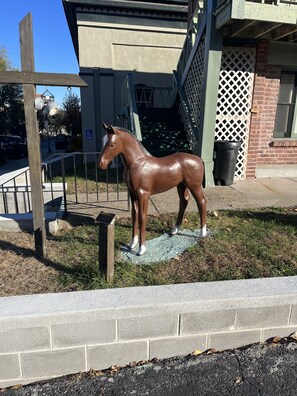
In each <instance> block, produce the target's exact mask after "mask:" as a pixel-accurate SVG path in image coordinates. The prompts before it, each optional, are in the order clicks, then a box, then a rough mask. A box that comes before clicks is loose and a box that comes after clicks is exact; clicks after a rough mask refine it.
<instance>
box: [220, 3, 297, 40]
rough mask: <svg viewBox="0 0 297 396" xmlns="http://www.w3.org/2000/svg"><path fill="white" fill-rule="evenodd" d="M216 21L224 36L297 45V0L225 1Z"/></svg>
mask: <svg viewBox="0 0 297 396" xmlns="http://www.w3.org/2000/svg"><path fill="white" fill-rule="evenodd" d="M215 18H216V28H217V29H220V28H222V29H223V32H224V36H225V37H232V38H240V39H242V38H246V39H261V40H273V41H284V42H290V43H293V42H297V2H296V1H294V0H275V1H274V0H261V2H258V1H257V0H222V1H218V5H217V7H216V11H215Z"/></svg>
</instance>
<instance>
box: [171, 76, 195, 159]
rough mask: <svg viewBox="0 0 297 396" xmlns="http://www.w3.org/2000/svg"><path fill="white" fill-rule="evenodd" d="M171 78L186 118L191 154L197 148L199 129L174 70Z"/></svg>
mask: <svg viewBox="0 0 297 396" xmlns="http://www.w3.org/2000/svg"><path fill="white" fill-rule="evenodd" d="M173 77H174V80H175V84H176V87H177V91H178V94H179V97H180V104H181V106H182V107H183V110H184V112H183V113H184V114H185V116H186V123H187V124H188V126H189V128H190V135H191V136H188V138H189V142H190V144H191V146H192V147H191V149H192V150H193V152H195V148H197V147H198V146H197V142H198V136H199V129H198V127H197V124H196V122H195V119H194V118H193V116H192V112H191V110H190V106H189V103H188V100H187V97H186V95H185V93H184V90H183V88H182V86H181V82H180V79H179V76H178V74H177V72H176V71H175V70H174V71H173Z"/></svg>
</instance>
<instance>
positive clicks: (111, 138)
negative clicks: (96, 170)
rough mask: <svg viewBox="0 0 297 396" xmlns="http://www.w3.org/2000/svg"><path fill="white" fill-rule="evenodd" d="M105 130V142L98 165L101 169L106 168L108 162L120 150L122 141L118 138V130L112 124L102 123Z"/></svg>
mask: <svg viewBox="0 0 297 396" xmlns="http://www.w3.org/2000/svg"><path fill="white" fill-rule="evenodd" d="M102 126H103V128H104V129H105V130H106V132H107V142H106V144H105V146H104V148H103V150H102V152H101V155H100V158H99V160H98V165H99V167H100V168H101V169H106V168H107V167H108V165H109V163H110V162H111V161H112V160H113V159H114V157H116V156H117V155H118V154H119V153H120V152H121V151H122V142H121V139H119V138H118V137H119V135H120V133H119V130H118V129H117V127H114V126H112V125H106V124H104V123H103V124H102Z"/></svg>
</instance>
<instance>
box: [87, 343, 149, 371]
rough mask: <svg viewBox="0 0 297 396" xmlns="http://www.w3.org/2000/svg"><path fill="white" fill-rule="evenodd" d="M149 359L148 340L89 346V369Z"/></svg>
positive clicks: (99, 368)
mask: <svg viewBox="0 0 297 396" xmlns="http://www.w3.org/2000/svg"><path fill="white" fill-rule="evenodd" d="M146 359H148V343H147V341H137V342H123V343H117V344H105V345H98V346H94V347H87V361H88V364H87V366H88V369H91V368H92V369H96V370H101V369H105V368H108V367H110V366H113V365H117V366H124V365H126V364H129V363H131V362H134V361H140V360H146Z"/></svg>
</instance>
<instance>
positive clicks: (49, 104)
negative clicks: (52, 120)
mask: <svg viewBox="0 0 297 396" xmlns="http://www.w3.org/2000/svg"><path fill="white" fill-rule="evenodd" d="M35 108H36V110H39V111H41V114H42V116H43V123H44V128H45V130H46V132H47V144H48V152H49V153H52V149H51V145H50V139H49V127H48V117H53V116H54V115H55V114H57V112H58V111H59V108H58V105H57V104H56V103H55V97H54V95H53V94H51V93H50V92H49V91H48V90H46V91H45V92H44V93H43V94H42V95H41V96H39V97H37V98H36V99H35Z"/></svg>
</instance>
